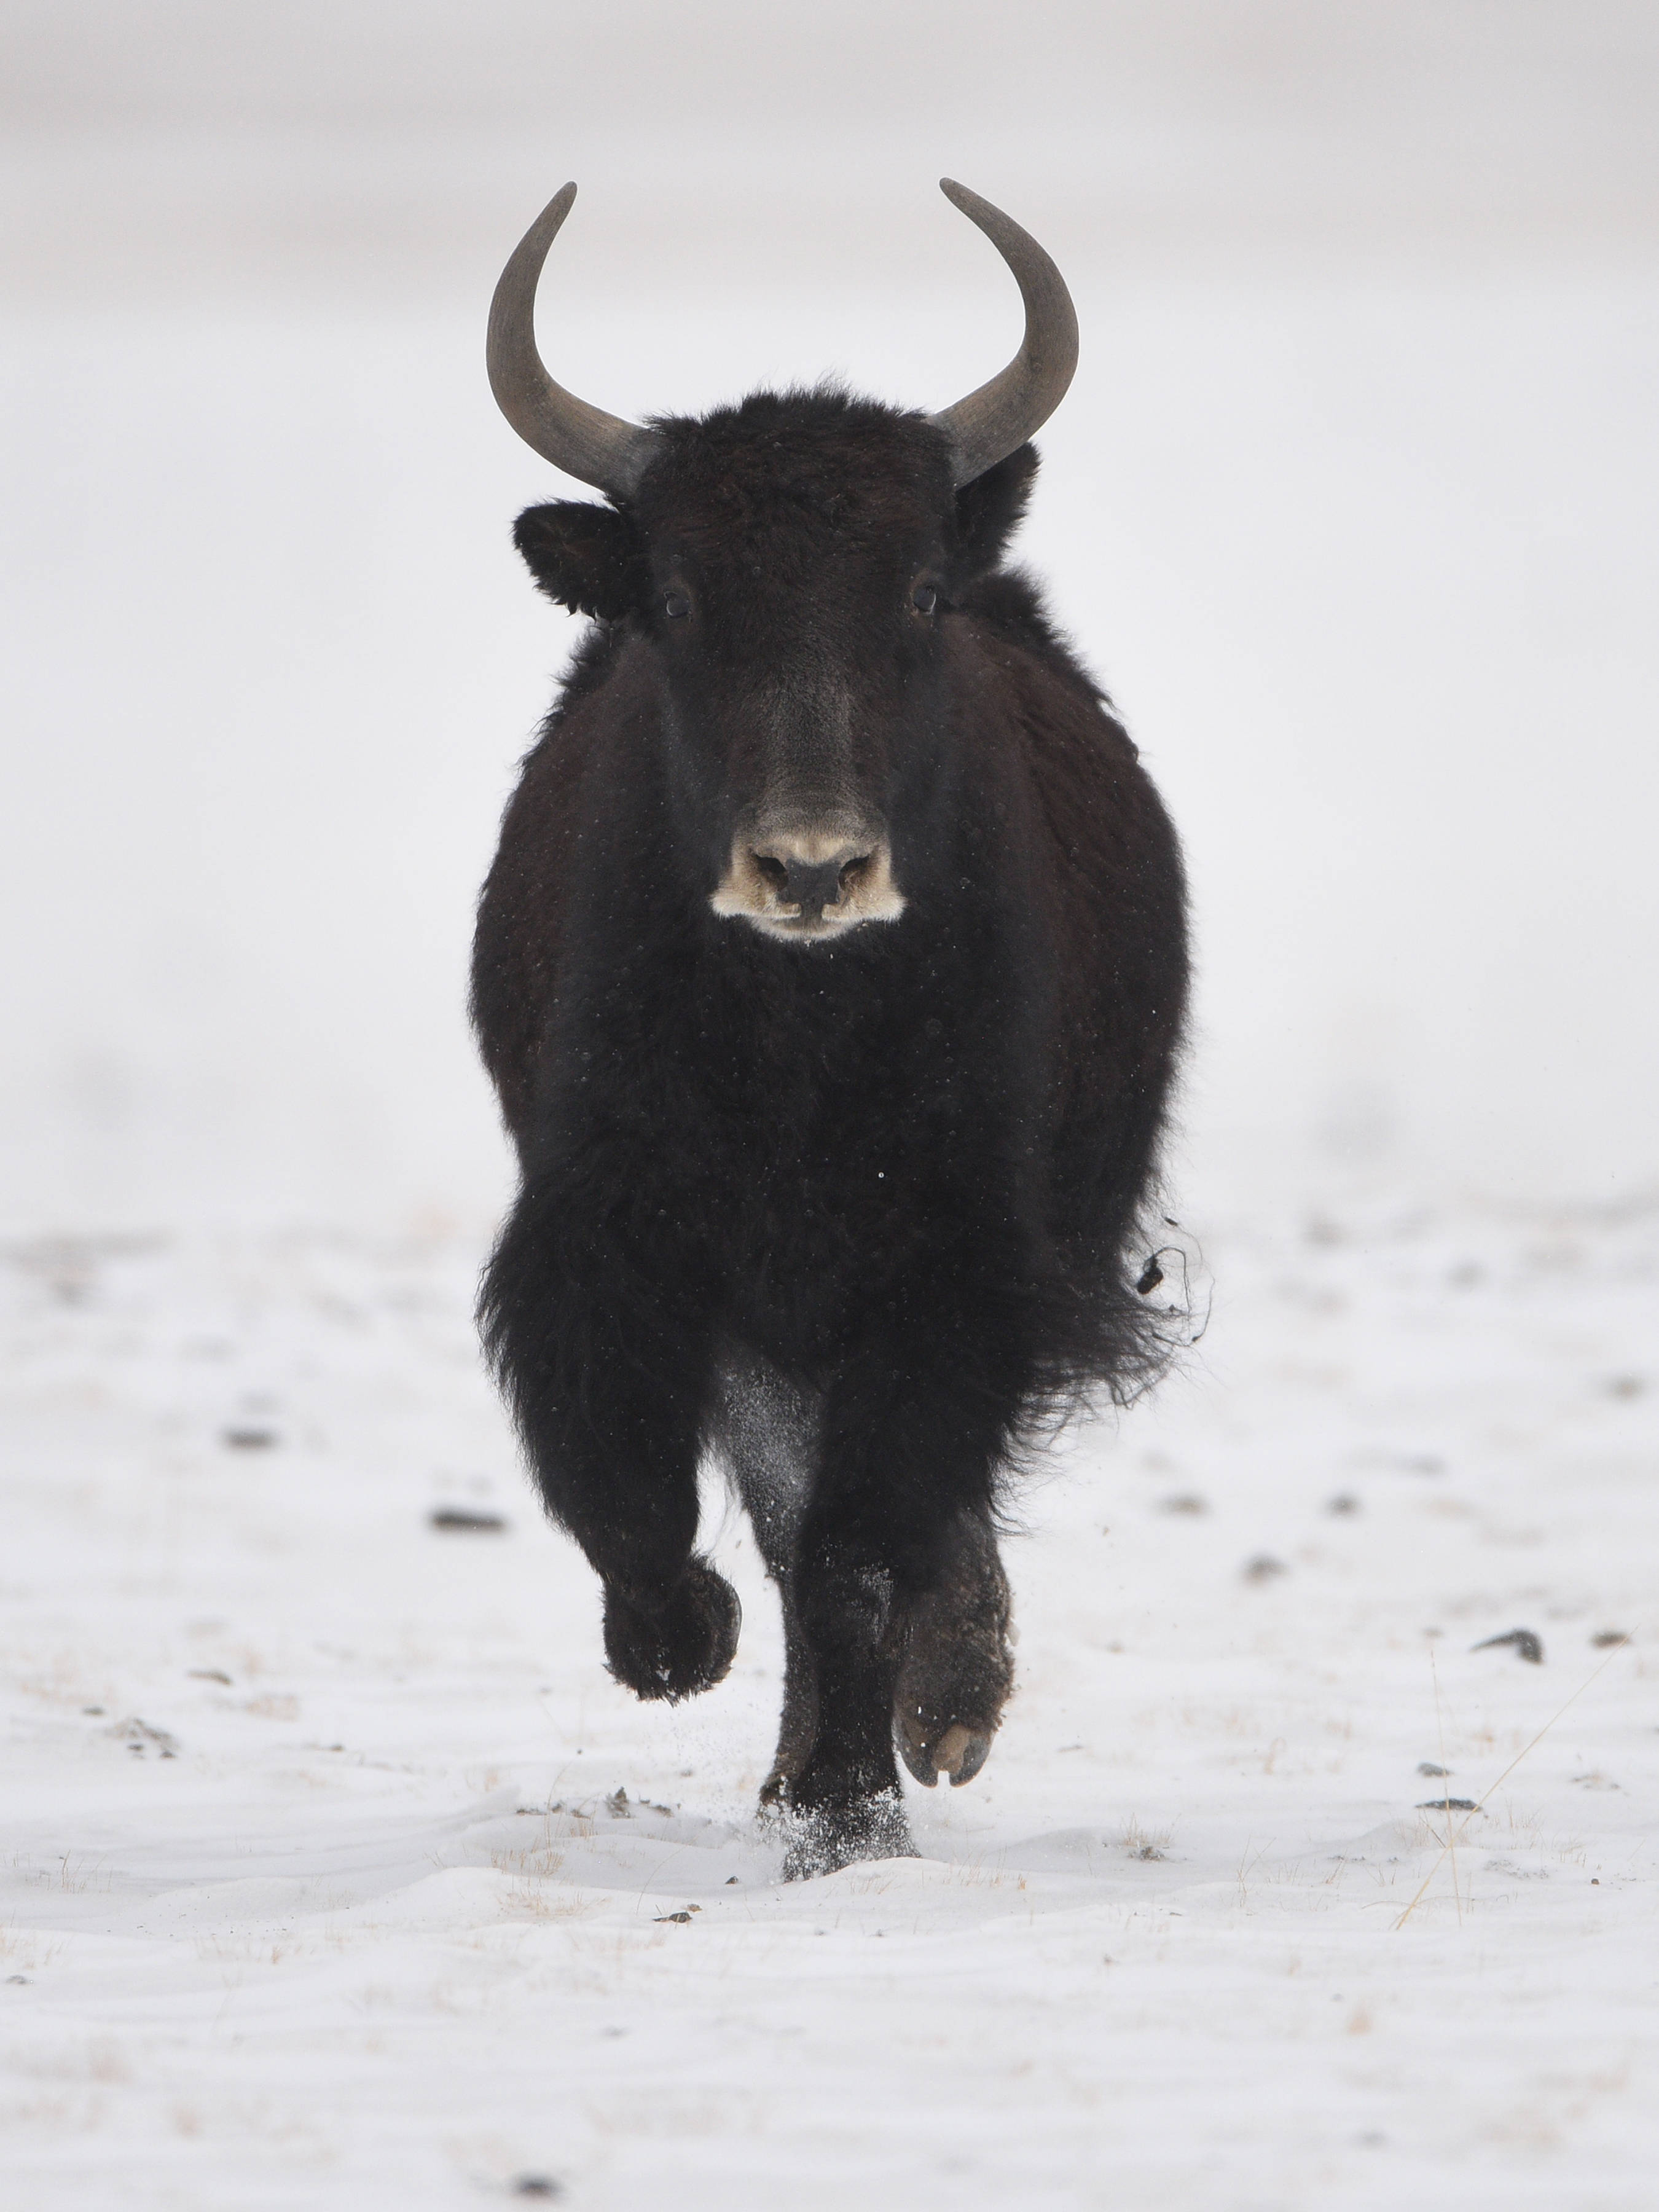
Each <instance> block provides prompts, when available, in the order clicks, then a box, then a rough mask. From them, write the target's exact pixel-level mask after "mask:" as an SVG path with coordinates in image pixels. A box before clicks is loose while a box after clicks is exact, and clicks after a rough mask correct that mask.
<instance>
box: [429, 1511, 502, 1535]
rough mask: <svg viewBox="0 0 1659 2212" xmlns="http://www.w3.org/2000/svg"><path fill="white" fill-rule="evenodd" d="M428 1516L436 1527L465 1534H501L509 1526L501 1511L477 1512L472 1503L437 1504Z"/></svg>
mask: <svg viewBox="0 0 1659 2212" xmlns="http://www.w3.org/2000/svg"><path fill="white" fill-rule="evenodd" d="M428 1518H429V1519H430V1521H431V1524H432V1526H433V1527H434V1528H447V1529H450V1530H453V1531H459V1533H460V1534H464V1535H478V1536H494V1535H499V1534H500V1533H501V1530H502V1529H504V1528H506V1526H507V1523H506V1522H505V1521H503V1520H502V1518H501V1515H500V1514H499V1513H475V1512H474V1511H473V1510H472V1508H471V1506H470V1505H435V1506H434V1508H433V1509H432V1512H431V1514H430V1515H429V1516H428Z"/></svg>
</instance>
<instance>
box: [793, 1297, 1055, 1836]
mask: <svg viewBox="0 0 1659 2212" xmlns="http://www.w3.org/2000/svg"><path fill="white" fill-rule="evenodd" d="M904 1304H905V1305H906V1306H908V1308H909V1310H911V1311H912V1312H916V1311H919V1312H921V1313H922V1314H924V1315H927V1316H929V1317H930V1319H931V1321H932V1323H933V1326H932V1327H930V1328H925V1329H924V1328H907V1327H906V1326H904V1324H903V1322H902V1320H901V1321H899V1322H896V1325H895V1326H894V1327H892V1328H890V1329H889V1330H887V1331H885V1332H884V1333H883V1334H882V1336H881V1337H880V1338H879V1339H878V1340H872V1341H871V1342H870V1343H869V1344H868V1345H867V1346H866V1347H865V1349H864V1350H863V1351H862V1352H861V1353H860V1357H859V1358H857V1359H856V1360H855V1361H854V1362H853V1363H851V1364H849V1366H848V1369H847V1370H846V1371H845V1372H844V1374H843V1376H842V1378H841V1380H840V1382H839V1383H838V1384H837V1385H836V1388H835V1389H833V1390H832V1391H831V1392H830V1394H829V1401H828V1404H827V1406H826V1408H825V1416H824V1426H823V1456H822V1460H821V1463H820V1468H819V1474H818V1480H817V1488H816V1492H815V1494H814V1497H813V1499H812V1503H811V1508H810V1510H809V1512H808V1514H807V1516H806V1522H805V1527H804V1528H803V1529H802V1532H801V1541H800V1547H799V1561H798V1565H797V1570H796V1578H795V1592H796V1598H797V1602H798V1604H799V1613H800V1620H801V1623H802V1628H803V1632H804V1634H805V1638H806V1639H807V1641H808V1643H809V1644H810V1645H811V1656H812V1661H813V1665H814V1671H815V1674H816V1678H817V1737H816V1741H814V1744H813V1747H812V1750H811V1755H810V1757H809V1758H808V1759H806V1761H805V1765H803V1766H802V1767H801V1769H800V1771H799V1773H798V1774H797V1775H796V1776H795V1777H794V1778H793V1781H792V1783H791V1785H790V1789H789V1805H790V1808H791V1810H792V1812H793V1814H794V1815H795V1816H796V1822H797V1841H796V1844H795V1847H794V1849H793V1851H792V1853H791V1855H790V1859H789V1863H788V1865H787V1869H786V1871H787V1873H788V1874H791V1875H805V1874H817V1873H823V1872H826V1871H828V1870H829V1869H831V1868H834V1867H836V1866H842V1865H846V1864H847V1863H849V1862H850V1861H852V1860H854V1859H860V1858H874V1857H889V1856H894V1855H896V1854H901V1853H905V1852H908V1851H910V1850H912V1849H913V1848H914V1847H913V1845H912V1844H911V1842H910V1836H909V1830H908V1825H907V1823H906V1820H905V1817H904V1811H903V1804H902V1796H901V1791H900V1786H899V1777H898V1769H897V1765H896V1762H895V1758H894V1731H895V1725H896V1723H898V1724H899V1725H900V1727H901V1728H902V1723H903V1721H904V1719H905V1717H906V1711H905V1709H906V1707H907V1706H915V1707H916V1708H917V1709H918V1710H917V1711H916V1712H915V1715H913V1716H912V1720H913V1726H912V1728H911V1729H909V1730H908V1731H906V1732H905V1738H904V1750H905V1755H906V1761H907V1764H908V1765H911V1767H912V1769H913V1771H916V1772H917V1773H918V1774H919V1775H920V1776H921V1778H923V1779H925V1780H929V1781H931V1780H933V1778H935V1776H936V1773H937V1771H938V1770H939V1767H940V1766H941V1765H943V1766H945V1767H948V1768H955V1769H956V1770H957V1772H959V1773H960V1776H961V1778H962V1779H963V1780H966V1779H968V1778H969V1771H975V1772H976V1771H978V1767H979V1765H982V1764H983V1760H984V1757H985V1753H986V1751H987V1749H988V1747H989V1742H990V1737H991V1735H992V1734H993V1733H994V1730H995V1728H996V1725H997V1722H998V1719H999V1718H1000V1713H1001V1708H1002V1704H1003V1700H1004V1699H1005V1698H1006V1695H1007V1691H1008V1686H1009V1681H1010V1679H1011V1674H1012V1668H1010V1667H1009V1665H1008V1662H1007V1645H1006V1631H1007V1586H1006V1582H1005V1581H1004V1580H1003V1579H1002V1574H1001V1568H1000V1563H999V1562H998V1561H997V1559H996V1553H995V1547H994V1542H993V1541H992V1539H991V1534H990V1516H991V1509H992V1503H993V1498H994V1486H995V1480H996V1474H997V1469H998V1466H999V1464H1000V1461H1001V1459H1002V1456H1003V1454H1004V1452H1005V1451H1006V1447H1007V1442H1008V1437H1009V1434H1010V1431H1011V1430H1012V1425H1013V1424H1014V1422H1015V1420H1016V1419H1017V1418H1018V1412H1019V1408H1020V1406H1021V1403H1022V1401H1023V1400H1024V1395H1025V1392H1026V1389H1027V1388H1028V1387H1029V1370H1028V1368H1027V1365H1026V1363H1025V1361H1024V1358H1023V1356H1022V1352H1021V1350H1020V1338H1021V1334H1022V1332H1021V1331H1020V1329H1019V1328H1018V1322H1017V1317H1016V1316H1014V1315H1012V1314H1011V1313H1010V1312H1009V1311H1008V1310H1007V1307H1008V1301H1007V1300H1006V1298H1000V1297H998V1298H990V1299H987V1301H985V1303H984V1304H983V1305H982V1306H981V1312H980V1315H979V1316H977V1317H976V1318H977V1322H978V1325H970V1324H969V1323H966V1322H963V1320H962V1319H961V1317H960V1315H959V1313H955V1314H953V1313H952V1310H951V1307H950V1305H949V1304H947V1303H945V1301H944V1300H942V1299H933V1300H927V1301H912V1300H906V1301H905V1302H904ZM954 1778H956V1777H955V1775H954V1774H953V1779H954Z"/></svg>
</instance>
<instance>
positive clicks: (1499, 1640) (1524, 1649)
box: [1469, 1628, 1544, 1667]
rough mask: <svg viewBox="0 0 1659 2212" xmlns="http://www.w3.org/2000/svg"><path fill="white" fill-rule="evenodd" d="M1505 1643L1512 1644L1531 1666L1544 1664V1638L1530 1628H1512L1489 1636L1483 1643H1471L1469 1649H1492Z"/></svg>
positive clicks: (1521, 1657) (1518, 1655)
mask: <svg viewBox="0 0 1659 2212" xmlns="http://www.w3.org/2000/svg"><path fill="white" fill-rule="evenodd" d="M1499 1644H1513V1645H1514V1646H1515V1656H1516V1658H1517V1659H1524V1660H1525V1661H1526V1662H1527V1664H1528V1666H1529V1667H1541V1666H1542V1665H1543V1663H1544V1644H1543V1639H1542V1638H1541V1637H1539V1636H1537V1635H1535V1634H1534V1632H1533V1631H1532V1630H1531V1629H1530V1628H1511V1629H1510V1630H1508V1631H1507V1632H1505V1633H1504V1635H1502V1636H1488V1637H1486V1638H1485V1639H1484V1640H1483V1641H1482V1642H1481V1643H1479V1644H1470V1646H1469V1649H1470V1650H1471V1651H1491V1650H1495V1649H1496V1648H1497V1647H1498V1645H1499Z"/></svg>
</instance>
